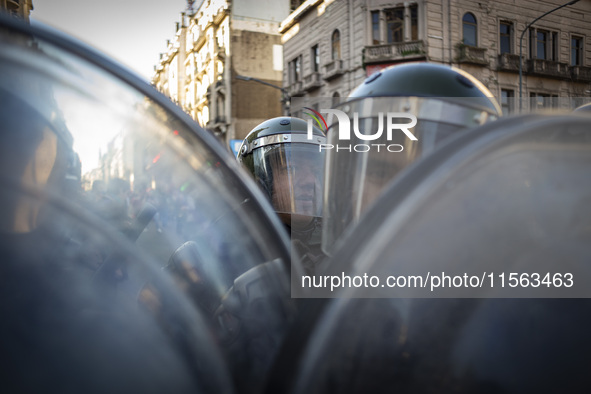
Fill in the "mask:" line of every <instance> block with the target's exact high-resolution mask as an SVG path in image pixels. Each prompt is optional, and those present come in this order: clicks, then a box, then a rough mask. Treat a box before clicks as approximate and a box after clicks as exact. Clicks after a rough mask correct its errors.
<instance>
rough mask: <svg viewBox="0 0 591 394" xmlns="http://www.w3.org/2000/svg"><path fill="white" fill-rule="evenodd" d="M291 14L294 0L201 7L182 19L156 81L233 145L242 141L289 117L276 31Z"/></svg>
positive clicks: (211, 1)
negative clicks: (276, 119) (258, 127)
mask: <svg viewBox="0 0 591 394" xmlns="http://www.w3.org/2000/svg"><path fill="white" fill-rule="evenodd" d="M289 12H290V3H289V1H274V2H271V3H263V2H260V1H254V0H234V1H231V2H230V1H225V0H205V1H203V2H201V4H200V5H199V6H198V7H197V8H196V9H195V10H192V9H190V10H188V11H187V13H183V14H181V21H180V22H179V23H177V27H176V34H175V36H174V38H173V39H172V40H170V41H169V42H168V48H167V51H166V53H164V54H161V55H160V61H159V64H158V65H157V66H156V68H155V75H154V77H153V79H152V83H153V84H154V85H155V86H156V87H157V88H158V89H159V90H160V91H162V92H163V93H165V94H166V95H168V96H169V97H171V98H172V99H173V100H174V101H175V102H177V103H178V104H179V105H180V106H181V107H182V108H183V109H184V110H185V111H186V112H187V113H189V114H190V115H191V116H192V117H193V118H194V119H195V120H197V121H198V122H199V123H200V124H201V126H203V127H205V128H206V129H208V130H210V131H211V132H213V133H214V134H215V135H216V136H217V137H218V138H219V139H221V140H223V141H224V142H225V143H226V144H228V146H231V144H232V143H237V141H239V140H242V139H243V138H244V137H245V136H246V134H247V133H248V132H249V131H250V130H251V129H252V128H253V127H255V126H256V125H257V124H259V123H261V122H262V121H263V120H266V119H268V118H271V117H275V116H280V115H281V114H282V113H283V108H282V102H281V99H282V93H281V84H282V76H283V75H282V67H283V64H282V60H283V56H282V46H281V36H280V35H279V31H278V27H279V23H280V22H281V21H282V20H283V19H285V18H286V17H287V16H288V15H289ZM241 77H243V78H242V79H241ZM245 78H246V79H248V78H250V80H245ZM257 81H258V82H263V83H257ZM269 85H273V86H269ZM274 87H276V89H275V88H274Z"/></svg>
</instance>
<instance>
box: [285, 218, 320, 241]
mask: <svg viewBox="0 0 591 394" xmlns="http://www.w3.org/2000/svg"><path fill="white" fill-rule="evenodd" d="M299 216H300V217H302V216H301V215H299ZM307 218H309V219H310V220H309V221H308V222H307V223H305V224H303V223H301V222H294V221H293V220H292V221H291V222H290V223H288V224H287V227H288V228H289V231H290V232H291V238H292V239H298V240H300V241H302V242H303V243H305V244H308V245H312V244H320V236H321V235H322V218H320V217H317V216H307Z"/></svg>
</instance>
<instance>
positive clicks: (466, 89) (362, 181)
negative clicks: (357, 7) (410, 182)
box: [322, 63, 501, 254]
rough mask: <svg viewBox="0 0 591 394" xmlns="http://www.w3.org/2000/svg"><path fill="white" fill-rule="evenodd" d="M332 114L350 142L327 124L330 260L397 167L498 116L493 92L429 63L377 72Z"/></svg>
mask: <svg viewBox="0 0 591 394" xmlns="http://www.w3.org/2000/svg"><path fill="white" fill-rule="evenodd" d="M335 109H336V110H338V111H341V112H343V113H344V114H345V115H347V118H348V120H349V124H348V128H349V133H350V139H346V140H345V139H343V138H341V134H342V130H341V129H342V128H343V126H344V125H342V124H341V123H342V122H341V120H339V122H334V121H333V122H332V124H331V122H330V120H329V131H328V133H327V138H328V141H327V145H328V146H332V147H334V148H332V149H327V153H326V155H327V157H326V174H327V179H326V182H325V187H326V189H325V196H324V198H325V199H324V225H323V235H322V243H323V250H324V252H325V253H329V254H330V252H331V250H332V248H333V244H334V242H335V241H336V240H337V239H338V238H340V236H341V235H342V234H343V233H344V231H345V230H346V229H347V228H348V227H349V226H350V225H351V224H352V223H355V222H357V220H358V219H359V217H360V215H361V214H362V213H363V212H365V210H366V208H367V207H368V206H369V205H370V204H371V203H372V202H373V201H374V199H375V198H376V197H377V196H378V195H379V194H380V192H381V190H382V189H383V188H384V186H385V185H386V184H387V183H388V182H389V181H390V180H391V179H392V178H394V176H396V175H397V174H398V173H399V172H400V171H401V170H402V169H403V168H405V167H406V166H408V165H409V164H410V163H412V162H413V161H415V160H417V159H419V158H421V157H424V156H425V155H427V154H429V153H430V152H432V151H433V150H434V149H435V148H436V147H437V146H438V145H440V144H441V143H442V142H443V141H444V140H446V139H448V137H450V136H452V135H454V134H455V133H457V132H458V131H464V130H467V129H470V128H473V127H476V126H479V125H481V124H484V123H486V122H489V121H491V120H495V119H497V118H498V117H500V116H501V108H500V107H499V105H498V103H497V102H496V100H495V99H494V97H493V95H492V93H491V92H490V91H489V90H488V89H487V88H486V87H485V86H484V85H483V84H482V83H481V82H480V81H478V80H477V79H476V78H475V77H473V76H472V75H470V74H468V73H467V72H465V71H463V70H460V69H457V68H454V67H449V66H446V65H441V64H432V63H406V64H402V65H396V66H392V67H388V68H386V69H384V70H381V71H379V72H377V73H375V74H373V75H371V76H370V77H368V78H367V79H366V80H365V81H364V82H363V83H362V84H361V85H360V86H358V87H357V88H356V89H354V90H353V92H352V93H351V94H350V95H349V97H348V98H346V99H345V101H344V102H343V103H341V104H339V105H337V106H335ZM343 118H344V117H343ZM329 119H330V118H329ZM333 120H334V119H333ZM396 126H399V127H398V128H396ZM402 129H405V130H402ZM403 131H404V132H403ZM337 147H338V149H337Z"/></svg>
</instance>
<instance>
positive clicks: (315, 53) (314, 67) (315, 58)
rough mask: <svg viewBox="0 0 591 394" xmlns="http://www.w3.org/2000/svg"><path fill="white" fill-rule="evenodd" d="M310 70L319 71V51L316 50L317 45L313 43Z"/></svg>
mask: <svg viewBox="0 0 591 394" xmlns="http://www.w3.org/2000/svg"><path fill="white" fill-rule="evenodd" d="M311 58H312V71H313V72H318V71H320V51H319V50H318V45H314V46H313V47H312V53H311Z"/></svg>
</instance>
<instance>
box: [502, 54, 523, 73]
mask: <svg viewBox="0 0 591 394" xmlns="http://www.w3.org/2000/svg"><path fill="white" fill-rule="evenodd" d="M497 65H498V69H499V71H515V72H519V55H514V54H512V53H501V54H500V55H499V60H498V63H497Z"/></svg>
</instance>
